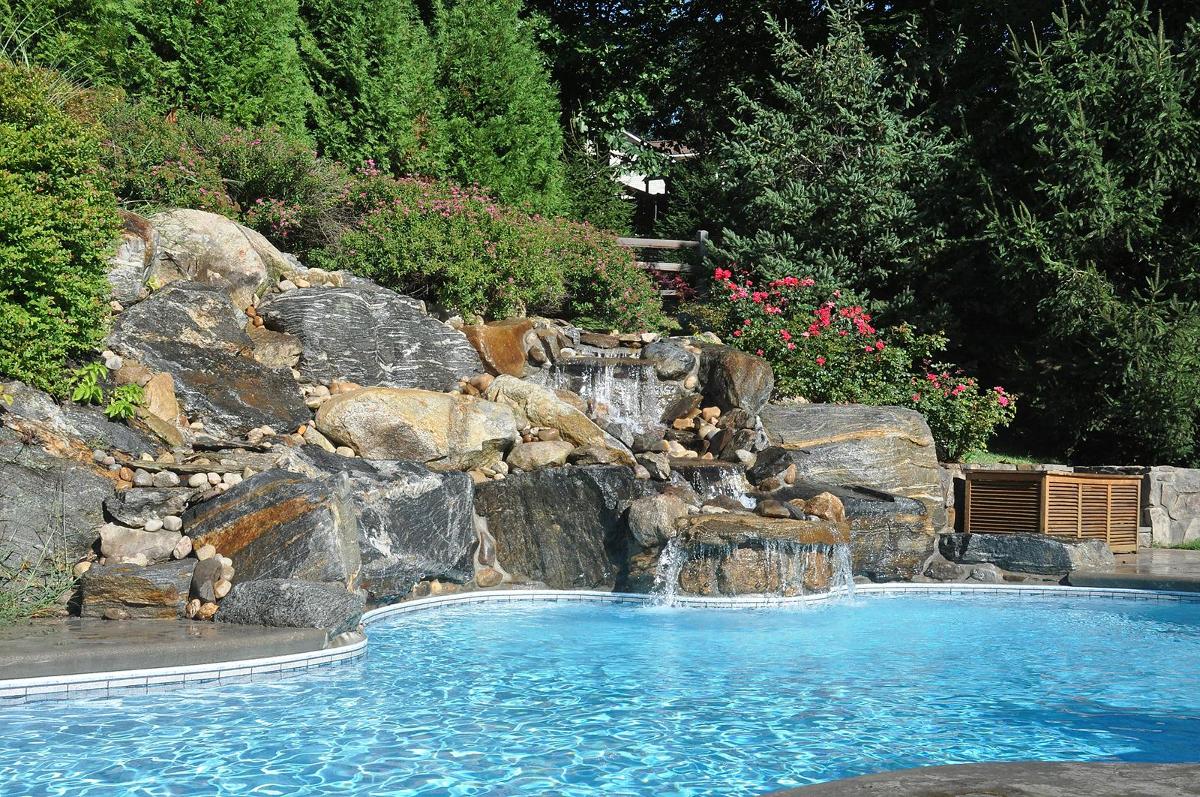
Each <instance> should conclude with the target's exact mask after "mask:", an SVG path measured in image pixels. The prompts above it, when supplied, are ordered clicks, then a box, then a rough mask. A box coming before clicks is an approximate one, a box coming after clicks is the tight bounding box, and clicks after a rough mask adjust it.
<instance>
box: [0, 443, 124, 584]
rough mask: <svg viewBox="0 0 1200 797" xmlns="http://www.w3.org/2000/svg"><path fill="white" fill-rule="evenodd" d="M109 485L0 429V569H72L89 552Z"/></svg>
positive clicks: (101, 519)
mask: <svg viewBox="0 0 1200 797" xmlns="http://www.w3.org/2000/svg"><path fill="white" fill-rule="evenodd" d="M112 495H113V483H112V481H110V480H109V479H107V478H105V477H104V476H102V475H100V474H99V473H98V472H96V471H94V470H93V469H92V468H90V467H88V466H86V465H82V464H80V463H78V462H74V461H72V460H68V459H62V458H60V457H55V456H51V455H49V454H47V453H46V452H44V451H43V450H42V449H40V448H38V447H37V446H33V445H29V444H28V443H26V442H25V441H23V440H22V439H21V438H20V437H19V436H18V435H17V434H16V433H14V432H12V431H10V430H8V429H4V428H0V566H2V567H3V569H4V571H6V572H7V571H13V570H16V569H17V568H18V567H20V566H22V565H27V566H34V565H37V564H38V563H41V564H42V566H43V567H45V566H47V565H51V564H54V565H63V564H65V565H67V566H69V565H71V564H73V563H74V562H76V561H77V560H79V559H80V558H82V557H83V555H84V554H86V553H87V552H88V550H89V549H91V547H92V544H93V543H94V542H95V541H96V529H97V528H98V527H99V526H100V525H101V524H103V523H104V516H103V514H102V513H101V506H102V505H103V503H104V501H105V499H106V498H109V497H111V496H112Z"/></svg>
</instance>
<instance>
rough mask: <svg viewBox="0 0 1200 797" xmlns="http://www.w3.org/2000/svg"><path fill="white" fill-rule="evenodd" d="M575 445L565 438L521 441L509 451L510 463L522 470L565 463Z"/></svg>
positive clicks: (510, 465)
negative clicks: (529, 441) (531, 441)
mask: <svg viewBox="0 0 1200 797" xmlns="http://www.w3.org/2000/svg"><path fill="white" fill-rule="evenodd" d="M574 450H575V446H574V445H573V444H571V443H568V442H566V441H565V440H552V441H541V440H539V441H535V442H533V443H521V444H520V445H518V446H516V447H514V448H513V450H512V451H510V452H509V453H508V465H509V467H512V468H519V469H520V470H537V469H538V468H548V467H552V466H554V465H565V464H566V462H567V455H568V454H570V453H571V452H572V451H574Z"/></svg>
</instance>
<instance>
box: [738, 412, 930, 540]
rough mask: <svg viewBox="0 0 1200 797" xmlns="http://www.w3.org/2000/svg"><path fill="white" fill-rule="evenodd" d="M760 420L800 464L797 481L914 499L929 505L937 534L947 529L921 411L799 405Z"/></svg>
mask: <svg viewBox="0 0 1200 797" xmlns="http://www.w3.org/2000/svg"><path fill="white" fill-rule="evenodd" d="M761 417H762V423H763V428H764V429H765V430H766V433H767V437H768V438H769V439H770V442H771V443H772V444H773V445H775V446H778V447H780V448H783V449H784V450H786V451H787V452H788V454H789V456H790V458H791V460H792V462H793V463H795V465H796V473H797V478H799V479H801V480H804V481H808V482H813V483H821V484H827V485H837V486H846V487H867V488H870V489H873V490H880V491H882V492H885V493H891V494H894V495H901V496H906V497H908V498H915V499H916V500H918V501H920V502H921V503H923V504H924V505H925V507H926V511H927V514H928V516H929V518H930V520H931V522H932V523H933V526H934V529H935V530H941V529H942V528H944V527H945V525H946V507H945V503H944V499H943V496H942V482H941V472H940V470H939V468H938V462H937V451H936V449H935V447H934V443H933V435H932V434H931V433H930V431H929V425H928V424H927V423H925V419H924V418H923V417H922V416H921V414H920V413H919V412H916V411H915V410H906V409H901V408H899V407H868V406H863V405H858V404H798V403H797V404H770V405H768V406H766V407H764V408H763V409H762V413H761ZM764 453H765V452H764ZM762 459H763V454H760V455H759V461H760V462H761V461H762ZM755 467H756V468H758V465H757V464H756V466H755Z"/></svg>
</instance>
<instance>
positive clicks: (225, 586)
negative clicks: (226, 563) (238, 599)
mask: <svg viewBox="0 0 1200 797" xmlns="http://www.w3.org/2000/svg"><path fill="white" fill-rule="evenodd" d="M231 589H233V584H230V583H229V582H228V581H226V580H225V579H221V580H220V581H218V582H217V583H216V584H213V594H214V595H216V596H217V598H224V597H225V596H226V595H228V594H229V590H231Z"/></svg>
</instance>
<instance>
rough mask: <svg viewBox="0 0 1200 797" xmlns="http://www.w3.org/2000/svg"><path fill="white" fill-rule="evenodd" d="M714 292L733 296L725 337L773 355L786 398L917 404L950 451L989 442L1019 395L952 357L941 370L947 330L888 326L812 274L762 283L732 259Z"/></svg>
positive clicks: (946, 454) (944, 451)
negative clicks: (966, 371)
mask: <svg viewBox="0 0 1200 797" xmlns="http://www.w3.org/2000/svg"><path fill="white" fill-rule="evenodd" d="M712 292H713V298H714V299H715V301H717V302H720V303H724V304H725V305H726V309H725V312H723V313H722V314H721V315H722V316H723V317H724V319H725V320H724V326H725V329H724V330H723V333H724V334H723V337H724V339H725V340H726V342H728V343H730V344H731V345H733V346H736V347H737V348H739V349H742V350H743V351H747V352H750V353H752V354H757V355H758V356H760V357H764V358H766V359H767V360H768V361H769V362H770V363H771V367H772V369H773V370H774V371H775V390H776V393H777V394H778V396H780V397H803V398H805V399H807V400H808V401H813V402H829V403H855V404H876V405H895V406H903V407H911V408H914V409H917V410H919V411H920V412H921V413H923V414H924V415H925V417H926V419H927V420H928V421H929V426H930V429H931V430H932V431H933V435H934V439H935V440H936V441H937V444H938V449H939V455H940V456H942V457H943V458H945V459H950V460H957V459H960V458H961V457H962V456H964V455H966V454H967V453H970V452H971V451H973V450H976V449H979V448H982V447H984V446H985V445H986V444H987V441H988V439H990V437H991V436H992V433H993V432H994V430H995V428H996V427H997V426H1004V425H1007V424H1008V423H1009V422H1010V421H1011V420H1012V418H1013V415H1014V413H1015V410H1016V403H1015V399H1014V398H1013V397H1012V396H1011V395H1009V394H1008V393H1006V392H1005V391H1004V389H1003V388H1000V387H997V388H995V389H994V390H991V391H982V390H980V388H979V386H978V384H977V383H976V381H975V380H974V379H973V378H970V377H966V376H964V375H962V373H961V371H954V369H953V368H952V367H950V366H940V365H939V366H937V367H936V368H937V370H938V373H934V372H933V369H934V366H932V365H930V363H932V362H933V361H934V358H935V357H936V355H937V354H938V353H940V352H941V351H942V350H943V349H944V348H945V345H946V341H945V339H944V338H942V337H940V336H937V335H919V334H917V333H916V332H915V331H914V330H913V329H912V328H911V327H909V326H907V325H901V326H898V327H892V328H889V329H880V328H878V327H877V326H876V322H875V319H874V317H873V315H872V314H871V313H870V312H869V311H868V310H867V309H866V308H865V307H864V306H863V303H862V302H861V301H859V300H858V298H857V297H855V296H853V295H852V294H850V293H849V292H846V291H841V290H834V291H831V292H825V291H823V290H821V289H820V288H819V287H818V286H817V284H816V282H815V281H814V280H813V279H811V278H807V277H805V278H800V277H792V276H789V277H784V278H782V279H778V280H774V281H771V282H766V283H755V282H754V281H753V280H751V279H748V278H746V277H745V276H741V275H735V274H734V273H733V272H732V271H731V270H730V269H725V268H718V269H716V270H715V271H714V272H713V283H712ZM952 371H954V375H953V376H952V375H951V372H952Z"/></svg>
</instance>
